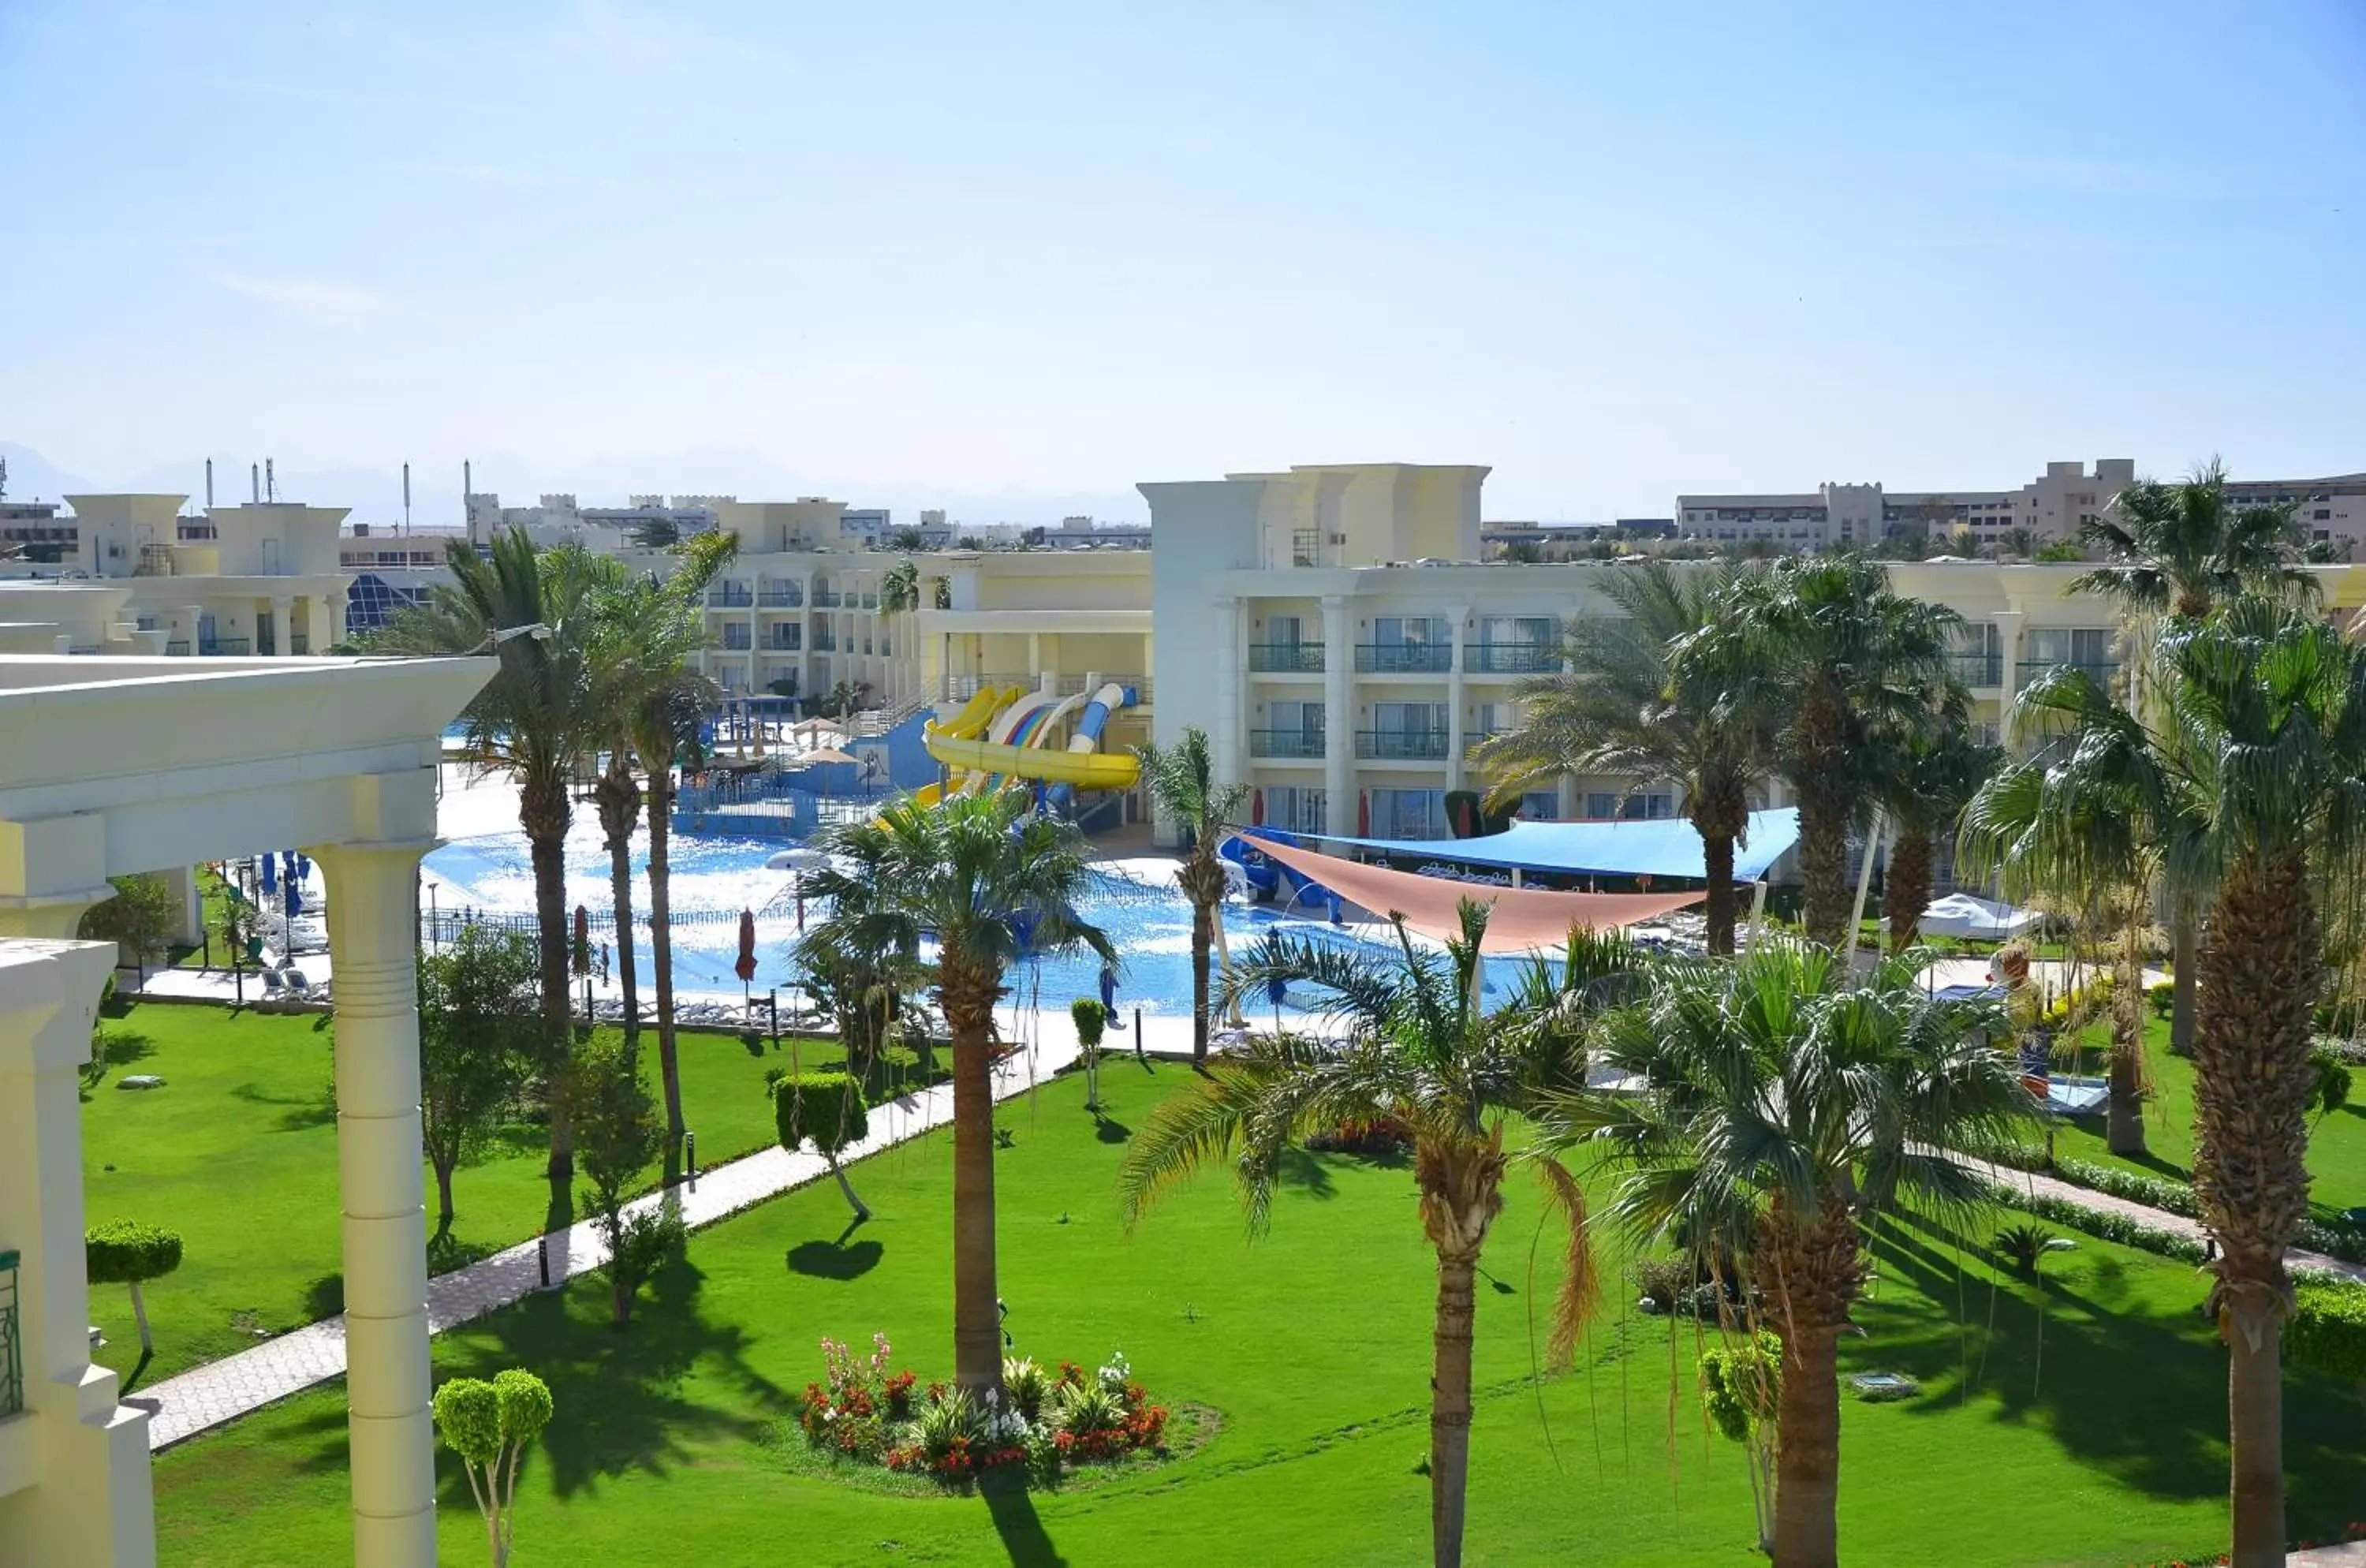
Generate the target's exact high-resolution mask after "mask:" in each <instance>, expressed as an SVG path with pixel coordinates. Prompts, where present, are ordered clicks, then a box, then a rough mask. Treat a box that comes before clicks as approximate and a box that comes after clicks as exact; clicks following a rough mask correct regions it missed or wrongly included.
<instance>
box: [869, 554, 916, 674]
mask: <svg viewBox="0 0 2366 1568" xmlns="http://www.w3.org/2000/svg"><path fill="white" fill-rule="evenodd" d="M919 607H920V568H919V564H918V562H917V561H910V560H902V561H897V562H896V564H895V565H894V566H891V567H889V568H888V569H887V570H886V571H885V572H884V573H883V574H881V576H880V579H879V613H880V615H883V616H885V617H887V618H888V619H889V621H890V623H891V624H892V622H893V619H894V617H896V616H897V615H910V614H911V613H912V612H913V611H915V610H917V609H918V608H919ZM883 636H884V628H883ZM883 651H884V649H883ZM886 668H887V670H888V671H889V676H890V683H891V684H892V683H893V676H894V671H895V670H896V665H895V664H894V662H893V661H892V660H891V661H890V662H889V663H888V664H887V667H886ZM895 697H896V693H895V692H893V691H890V692H889V693H888V698H889V700H890V701H893V700H894V699H895Z"/></svg>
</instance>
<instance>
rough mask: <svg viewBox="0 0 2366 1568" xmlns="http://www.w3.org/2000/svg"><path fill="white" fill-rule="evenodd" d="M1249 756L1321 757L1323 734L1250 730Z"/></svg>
mask: <svg viewBox="0 0 2366 1568" xmlns="http://www.w3.org/2000/svg"><path fill="white" fill-rule="evenodd" d="M1249 755H1250V756H1252V757H1280V758H1290V757H1300V758H1305V757H1321V756H1322V755H1323V732H1322V731H1321V730H1319V729H1317V730H1311V731H1310V730H1304V729H1252V730H1250V731H1249Z"/></svg>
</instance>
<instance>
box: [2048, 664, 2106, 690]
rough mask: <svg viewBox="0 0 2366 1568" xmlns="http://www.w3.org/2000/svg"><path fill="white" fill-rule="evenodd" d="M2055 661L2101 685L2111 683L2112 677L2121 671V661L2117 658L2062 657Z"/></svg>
mask: <svg viewBox="0 0 2366 1568" xmlns="http://www.w3.org/2000/svg"><path fill="white" fill-rule="evenodd" d="M2054 662H2056V663H2057V664H2059V665H2060V666H2061V667H2062V668H2063V669H2065V670H2077V671H2082V672H2083V673H2084V674H2085V675H2086V676H2087V677H2088V678H2089V679H2090V680H2091V681H2093V682H2095V683H2096V684H2098V685H2101V686H2108V685H2110V684H2111V683H2112V681H2113V677H2115V676H2116V675H2118V674H2119V672H2120V661H2119V660H2116V659H2062V660H2055V661H2054Z"/></svg>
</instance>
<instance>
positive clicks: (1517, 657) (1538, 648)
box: [1463, 642, 1560, 675]
mask: <svg viewBox="0 0 2366 1568" xmlns="http://www.w3.org/2000/svg"><path fill="white" fill-rule="evenodd" d="M1463 652H1464V654H1465V655H1466V656H1467V657H1468V658H1469V660H1470V664H1469V668H1470V671H1471V672H1472V673H1474V674H1479V675H1543V674H1548V673H1549V672H1551V671H1557V670H1559V669H1560V649H1558V648H1555V647H1554V646H1553V645H1552V644H1550V643H1549V642H1482V643H1481V644H1479V645H1478V646H1477V647H1475V648H1468V649H1463Z"/></svg>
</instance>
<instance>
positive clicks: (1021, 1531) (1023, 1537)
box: [977, 1465, 1068, 1568]
mask: <svg viewBox="0 0 2366 1568" xmlns="http://www.w3.org/2000/svg"><path fill="white" fill-rule="evenodd" d="M1008 1468H1010V1469H1012V1470H1017V1469H1020V1468H1021V1467H1020V1466H1017V1465H1013V1466H1010V1467H1008ZM977 1490H978V1495H980V1496H982V1497H984V1498H985V1499H986V1512H987V1513H988V1514H989V1515H991V1516H992V1517H993V1519H994V1533H995V1534H996V1535H997V1537H999V1538H1000V1539H1001V1541H1002V1550H1003V1551H1004V1552H1005V1553H1007V1554H1008V1557H1009V1559H1010V1562H1011V1563H1012V1568H1065V1563H1066V1562H1067V1561H1068V1560H1067V1559H1066V1558H1065V1557H1063V1556H1061V1555H1060V1549H1059V1548H1058V1547H1056V1546H1053V1544H1052V1538H1051V1536H1050V1535H1049V1534H1047V1533H1046V1532H1045V1531H1044V1529H1043V1521H1042V1519H1041V1518H1039V1517H1036V1513H1035V1500H1034V1499H1033V1498H1032V1497H1030V1496H1029V1495H1027V1482H1026V1478H1025V1477H1024V1476H1019V1475H1008V1474H999V1475H998V1474H997V1473H995V1472H992V1471H988V1472H986V1474H985V1476H984V1477H983V1478H981V1479H980V1480H979V1482H978V1485H977Z"/></svg>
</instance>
